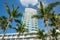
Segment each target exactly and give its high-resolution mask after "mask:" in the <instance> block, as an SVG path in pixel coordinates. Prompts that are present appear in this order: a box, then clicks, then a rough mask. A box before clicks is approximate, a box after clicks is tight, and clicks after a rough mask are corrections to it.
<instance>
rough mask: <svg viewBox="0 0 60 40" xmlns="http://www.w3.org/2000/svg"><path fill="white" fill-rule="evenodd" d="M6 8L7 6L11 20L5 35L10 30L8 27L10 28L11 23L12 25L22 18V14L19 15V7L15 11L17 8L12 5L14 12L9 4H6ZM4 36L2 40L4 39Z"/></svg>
mask: <svg viewBox="0 0 60 40" xmlns="http://www.w3.org/2000/svg"><path fill="white" fill-rule="evenodd" d="M5 6H6V10H7V13H8V15H9V18H8V19H9V20H8V24H7V27H6V30H5V32H4V35H5V34H6V32H7V29H8V27H9V25H10V23H11V22H12V21H13V20H16V18H18V17H21V16H22V14H21V13H19V11H18V9H19V7H17V8H16V9H15V8H14V5H12V10H10V8H9V6H8V4H7V3H5ZM4 35H3V37H2V39H4Z"/></svg>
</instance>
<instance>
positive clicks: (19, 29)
mask: <svg viewBox="0 0 60 40" xmlns="http://www.w3.org/2000/svg"><path fill="white" fill-rule="evenodd" d="M15 30H16V31H17V32H18V37H17V40H18V39H19V38H20V34H23V33H24V32H28V29H26V28H25V24H18V27H17V28H16V29H15Z"/></svg>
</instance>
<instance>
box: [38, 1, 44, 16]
mask: <svg viewBox="0 0 60 40" xmlns="http://www.w3.org/2000/svg"><path fill="white" fill-rule="evenodd" d="M38 11H39V12H40V13H42V14H43V15H44V8H43V4H42V2H40V8H38Z"/></svg>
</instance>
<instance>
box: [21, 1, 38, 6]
mask: <svg viewBox="0 0 60 40" xmlns="http://www.w3.org/2000/svg"><path fill="white" fill-rule="evenodd" d="M20 2H21V4H22V5H23V6H26V7H28V6H29V5H32V6H34V5H36V4H37V3H38V0H20Z"/></svg>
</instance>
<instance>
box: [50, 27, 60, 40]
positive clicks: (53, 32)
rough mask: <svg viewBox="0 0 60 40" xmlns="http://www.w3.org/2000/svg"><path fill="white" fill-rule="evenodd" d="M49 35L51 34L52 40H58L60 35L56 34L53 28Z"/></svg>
mask: <svg viewBox="0 0 60 40" xmlns="http://www.w3.org/2000/svg"><path fill="white" fill-rule="evenodd" d="M51 33H52V37H53V38H54V40H55V39H56V40H58V39H57V37H58V35H60V33H59V32H56V29H55V28H53V29H52V30H51Z"/></svg>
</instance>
